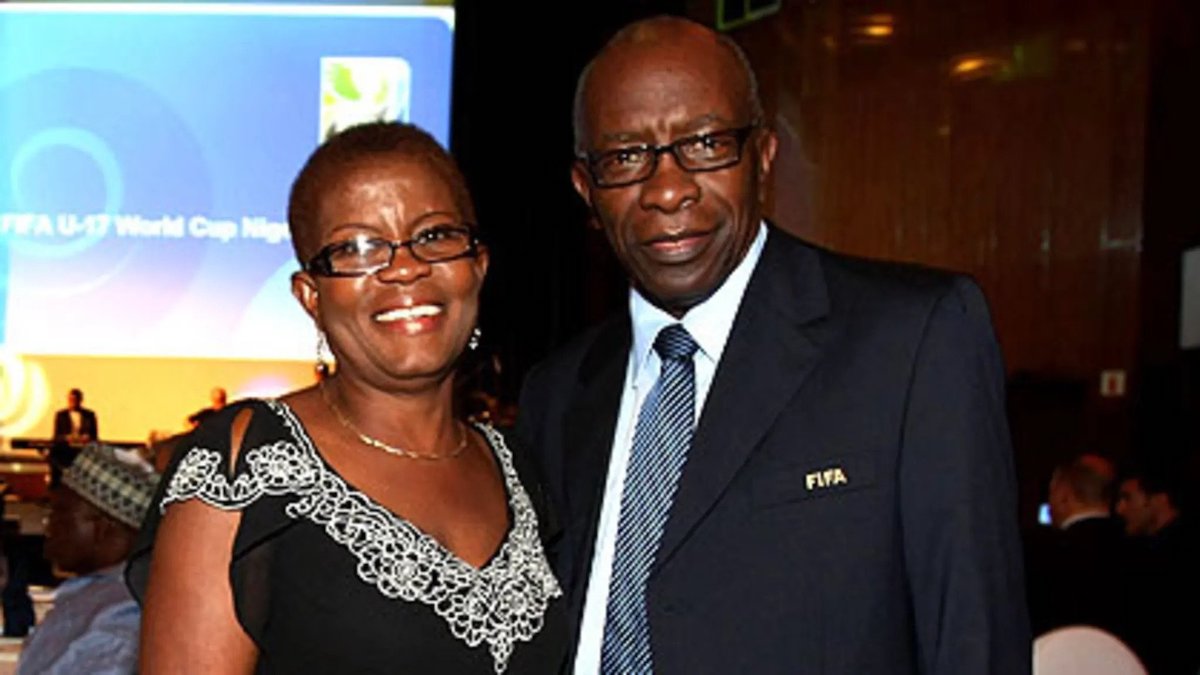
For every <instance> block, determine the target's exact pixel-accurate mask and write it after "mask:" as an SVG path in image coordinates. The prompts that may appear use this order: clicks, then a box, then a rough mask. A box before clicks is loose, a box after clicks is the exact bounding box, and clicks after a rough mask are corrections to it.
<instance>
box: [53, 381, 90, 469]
mask: <svg viewBox="0 0 1200 675" xmlns="http://www.w3.org/2000/svg"><path fill="white" fill-rule="evenodd" d="M98 438H100V432H99V426H98V425H97V423H96V413H95V412H93V411H91V410H89V409H87V408H85V407H83V392H82V391H80V390H79V389H72V390H71V391H69V392H67V407H66V408H63V409H62V410H59V411H58V412H56V413H54V438H53V439H52V441H51V446H50V485H51V487H53V486H56V485H58V483H59V480H60V479H61V478H62V471H63V469H65V468H66V467H68V466H71V462H73V461H74V460H75V456H76V455H78V454H79V449H80V448H82V447H83V446H84V445H87V444H88V443H91V442H92V441H95V440H96V439H98Z"/></svg>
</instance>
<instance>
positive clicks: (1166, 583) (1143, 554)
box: [1116, 466, 1200, 675]
mask: <svg viewBox="0 0 1200 675" xmlns="http://www.w3.org/2000/svg"><path fill="white" fill-rule="evenodd" d="M1180 473H1181V472H1178V471H1172V470H1170V469H1168V468H1167V467H1162V466H1147V467H1138V468H1134V469H1131V470H1129V471H1128V472H1126V473H1125V475H1124V476H1123V478H1122V480H1121V486H1120V490H1119V492H1118V495H1117V506H1116V510H1117V514H1118V515H1119V516H1120V517H1121V520H1122V521H1124V523H1125V533H1126V534H1127V535H1129V537H1130V543H1131V544H1132V546H1133V551H1132V563H1131V568H1132V571H1131V573H1130V575H1129V580H1128V586H1129V588H1130V593H1131V597H1132V600H1131V610H1130V615H1131V616H1134V617H1136V621H1134V622H1133V633H1132V634H1131V636H1130V646H1132V647H1133V649H1134V651H1136V652H1137V653H1138V656H1140V657H1141V659H1142V661H1143V662H1144V663H1145V664H1146V668H1147V670H1149V671H1150V672H1151V673H1154V674H1155V675H1159V674H1160V673H1161V674H1162V675H1176V674H1178V675H1196V672H1197V671H1198V670H1200V647H1198V646H1197V643H1196V636H1197V635H1200V620H1198V619H1197V614H1196V608H1197V607H1200V579H1197V576H1196V570H1197V569H1200V548H1198V545H1200V541H1198V539H1197V535H1196V531H1195V530H1194V529H1193V528H1192V526H1191V523H1190V522H1189V521H1188V519H1187V517H1186V516H1185V514H1184V512H1183V508H1182V506H1183V505H1182V503H1181V496H1182V491H1183V489H1182V485H1181V484H1180V483H1181V477H1180Z"/></svg>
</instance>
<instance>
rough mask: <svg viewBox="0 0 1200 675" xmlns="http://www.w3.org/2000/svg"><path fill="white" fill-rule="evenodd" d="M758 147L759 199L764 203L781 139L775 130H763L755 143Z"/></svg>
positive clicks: (756, 168)
mask: <svg viewBox="0 0 1200 675" xmlns="http://www.w3.org/2000/svg"><path fill="white" fill-rule="evenodd" d="M755 143H756V145H757V147H758V165H757V166H756V167H755V170H756V171H757V172H758V199H759V202H760V203H763V202H765V201H766V199H767V192H768V190H769V187H770V182H771V175H772V172H773V171H774V169H775V153H777V152H778V151H779V137H778V136H776V135H775V131H774V130H773V129H763V130H762V131H761V132H760V133H759V135H758V138H757V139H756V141H755Z"/></svg>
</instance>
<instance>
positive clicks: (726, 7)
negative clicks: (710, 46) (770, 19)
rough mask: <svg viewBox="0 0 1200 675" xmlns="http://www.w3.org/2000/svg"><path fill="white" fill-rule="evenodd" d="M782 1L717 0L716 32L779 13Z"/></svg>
mask: <svg viewBox="0 0 1200 675" xmlns="http://www.w3.org/2000/svg"><path fill="white" fill-rule="evenodd" d="M782 5H783V0H774V2H772V1H771V0H717V30H729V29H730V28H737V27H738V26H744V25H746V24H748V23H750V22H751V21H757V20H758V19H761V18H763V17H764V16H770V15H772V14H774V13H775V12H778V11H779V8H780V6H782Z"/></svg>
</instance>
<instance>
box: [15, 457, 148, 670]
mask: <svg viewBox="0 0 1200 675" xmlns="http://www.w3.org/2000/svg"><path fill="white" fill-rule="evenodd" d="M157 482H158V474H157V473H155V472H154V470H153V469H152V468H151V467H150V466H149V465H148V464H146V462H145V461H144V460H143V459H142V458H141V457H140V456H139V455H138V454H137V453H136V452H132V451H125V450H120V449H115V448H111V447H108V446H103V445H98V444H90V445H87V446H85V447H84V448H83V449H82V450H81V451H80V454H79V456H78V457H77V458H76V459H75V461H74V462H73V463H72V464H71V466H70V467H69V468H67V469H66V471H64V472H63V479H62V484H61V485H59V486H58V487H55V488H54V489H52V490H51V494H50V515H49V517H48V518H47V523H46V548H45V552H46V557H47V559H49V561H50V562H51V563H52V564H53V565H54V566H55V568H56V569H57V570H58V571H59V572H60V573H66V574H70V575H74V576H72V577H71V578H69V579H67V580H66V581H64V582H62V583H61V584H59V586H58V589H57V590H56V592H55V594H54V607H53V609H51V610H50V612H49V613H48V614H47V615H46V617H45V619H44V620H43V621H42V623H41V624H39V625H38V627H37V628H36V629H34V631H33V634H32V635H31V636H30V637H29V638H28V639H27V640H26V641H25V645H24V647H23V648H22V651H21V657H20V661H19V663H18V666H17V672H18V674H19V675H47V674H51V675H54V674H61V675H75V674H77V673H88V674H90V675H118V674H125V673H133V672H135V671H136V666H137V648H138V623H139V621H140V618H141V612H140V611H139V610H138V606H137V603H136V602H135V601H134V599H133V596H132V595H131V594H130V593H129V589H128V588H127V587H126V586H125V580H124V570H125V561H126V559H127V558H128V556H129V552H130V550H131V549H132V547H133V542H134V539H135V537H136V536H137V531H138V528H139V527H140V525H141V521H142V517H143V516H144V515H145V512H146V508H147V506H149V504H150V499H151V496H152V495H153V493H154V489H155V486H156V484H157Z"/></svg>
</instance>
